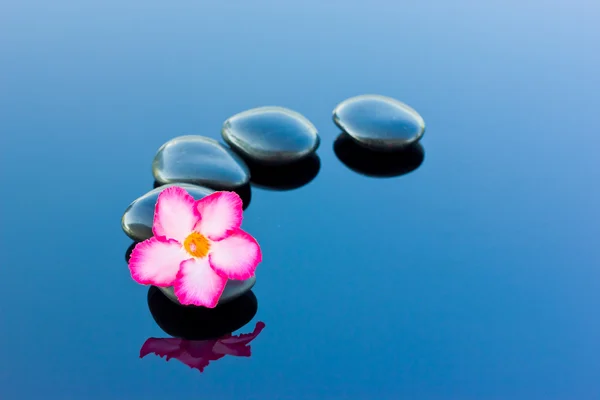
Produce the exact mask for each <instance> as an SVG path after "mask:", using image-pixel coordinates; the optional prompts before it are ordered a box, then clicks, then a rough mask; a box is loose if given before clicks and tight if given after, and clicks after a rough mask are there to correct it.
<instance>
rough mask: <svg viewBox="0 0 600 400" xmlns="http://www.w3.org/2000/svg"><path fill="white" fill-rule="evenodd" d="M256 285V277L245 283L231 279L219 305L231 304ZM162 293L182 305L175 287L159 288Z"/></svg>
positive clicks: (226, 285)
mask: <svg viewBox="0 0 600 400" xmlns="http://www.w3.org/2000/svg"><path fill="white" fill-rule="evenodd" d="M255 283H256V276H251V277H250V278H248V279H246V280H244V281H237V280H233V279H229V280H228V281H227V283H226V284H225V289H224V290H223V294H222V295H221V298H220V299H219V303H218V304H219V305H221V304H225V303H228V302H230V301H231V300H234V299H237V298H238V297H240V296H241V295H243V294H244V293H246V292H247V291H248V290H250V289H252V287H253V286H254V284H255ZM159 289H160V291H161V292H163V294H164V295H165V296H167V297H168V298H169V300H171V301H172V302H173V303H175V304H178V305H182V304H181V303H180V302H179V300H177V296H175V290H174V289H173V286H169V287H166V288H164V287H159Z"/></svg>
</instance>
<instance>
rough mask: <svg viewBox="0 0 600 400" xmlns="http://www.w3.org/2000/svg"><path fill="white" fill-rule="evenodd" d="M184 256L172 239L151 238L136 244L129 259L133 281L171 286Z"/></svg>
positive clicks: (177, 243)
mask: <svg viewBox="0 0 600 400" xmlns="http://www.w3.org/2000/svg"><path fill="white" fill-rule="evenodd" d="M185 259H186V254H185V253H184V252H183V251H182V250H181V244H179V242H177V241H176V240H174V239H165V238H164V237H159V238H157V237H152V238H150V239H147V240H144V241H143V242H140V243H138V244H137V245H136V246H135V248H134V249H133V251H132V252H131V257H130V258H129V263H128V264H129V270H130V271H131V277H132V278H133V280H134V281H136V282H138V283H140V284H142V285H155V286H160V287H168V286H171V285H172V284H173V282H174V281H175V278H176V277H177V273H178V272H179V266H180V265H181V262H182V261H184V260H185Z"/></svg>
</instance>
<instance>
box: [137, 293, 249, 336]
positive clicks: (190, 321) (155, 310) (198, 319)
mask: <svg viewBox="0 0 600 400" xmlns="http://www.w3.org/2000/svg"><path fill="white" fill-rule="evenodd" d="M148 308H149V309H150V313H151V314H152V317H153V318H154V321H155V322H156V324H157V325H158V326H159V327H160V328H161V329H162V330H163V331H164V332H165V333H167V334H168V335H171V336H173V337H177V338H181V339H187V340H207V339H217V338H220V337H222V336H223V335H227V334H229V333H232V332H234V331H236V330H238V329H240V328H242V327H243V326H244V325H246V324H247V323H248V322H250V321H251V320H252V318H254V316H255V315H256V312H257V311H258V300H257V299H256V296H255V295H254V293H253V292H252V291H248V292H246V293H244V294H243V295H241V296H240V297H238V298H237V299H234V300H232V301H230V302H227V303H225V304H221V305H218V306H217V307H215V308H204V307H194V306H189V307H186V306H180V305H177V304H175V303H173V302H172V301H171V300H169V299H168V298H167V297H166V296H165V295H164V294H163V293H162V292H161V291H160V289H159V288H157V287H155V286H150V288H149V289H148Z"/></svg>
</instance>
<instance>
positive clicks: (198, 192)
mask: <svg viewBox="0 0 600 400" xmlns="http://www.w3.org/2000/svg"><path fill="white" fill-rule="evenodd" d="M171 186H179V187H182V188H184V189H185V190H187V191H188V193H189V194H190V195H191V196H192V197H193V198H194V199H196V200H200V199H201V198H203V197H205V196H208V195H209V194H211V193H213V190H211V189H208V188H205V187H202V186H196V185H190V184H188V183H177V184H169V185H164V186H160V187H157V188H156V189H153V190H151V191H149V192H148V193H146V194H145V195H143V196H141V197H139V198H137V199H136V200H134V201H133V202H132V203H131V204H130V205H129V207H127V209H126V210H125V212H124V213H123V217H122V218H121V227H122V228H123V231H124V232H125V234H127V236H129V237H130V238H132V239H133V240H135V241H138V242H141V241H143V240H146V239H149V238H151V237H152V236H153V234H152V223H153V222H154V208H155V207H156V201H157V200H158V195H159V194H160V192H162V191H163V190H165V189H166V188H168V187H171Z"/></svg>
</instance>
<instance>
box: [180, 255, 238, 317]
mask: <svg viewBox="0 0 600 400" xmlns="http://www.w3.org/2000/svg"><path fill="white" fill-rule="evenodd" d="M226 283H227V279H226V278H223V277H221V276H219V275H218V274H217V273H216V272H215V271H213V269H212V268H211V267H210V265H209V263H208V258H206V257H205V258H193V259H191V260H186V261H183V262H182V263H181V265H180V268H179V272H178V273H177V278H176V279H175V282H174V283H173V288H174V289H175V296H177V299H178V300H179V302H180V303H181V304H183V305H194V306H203V307H207V308H214V307H216V306H217V304H218V303H219V299H220V298H221V295H222V294H223V290H224V289H225V284H226Z"/></svg>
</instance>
